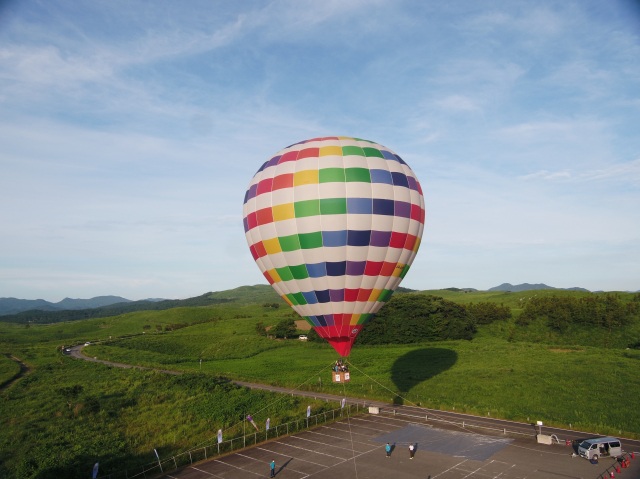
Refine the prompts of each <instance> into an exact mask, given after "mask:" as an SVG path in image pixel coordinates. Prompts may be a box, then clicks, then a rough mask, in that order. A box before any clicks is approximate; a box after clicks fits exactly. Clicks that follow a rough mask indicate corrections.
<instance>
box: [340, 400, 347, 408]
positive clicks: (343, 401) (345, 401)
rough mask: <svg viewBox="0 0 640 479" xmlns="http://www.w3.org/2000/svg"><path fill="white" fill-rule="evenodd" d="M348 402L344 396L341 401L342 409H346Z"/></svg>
mask: <svg viewBox="0 0 640 479" xmlns="http://www.w3.org/2000/svg"><path fill="white" fill-rule="evenodd" d="M346 403H347V398H342V402H341V403H340V409H344V405H345V404H346Z"/></svg>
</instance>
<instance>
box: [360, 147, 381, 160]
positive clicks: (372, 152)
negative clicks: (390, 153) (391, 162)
mask: <svg viewBox="0 0 640 479" xmlns="http://www.w3.org/2000/svg"><path fill="white" fill-rule="evenodd" d="M363 150H364V154H365V155H366V156H376V157H378V158H384V156H383V155H382V153H381V152H380V150H378V149H376V148H369V147H365V148H363Z"/></svg>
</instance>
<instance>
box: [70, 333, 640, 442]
mask: <svg viewBox="0 0 640 479" xmlns="http://www.w3.org/2000/svg"><path fill="white" fill-rule="evenodd" d="M84 346H85V345H77V346H73V347H70V348H67V349H65V350H64V354H67V355H69V356H71V357H73V358H75V359H80V360H84V361H92V362H96V363H102V364H106V365H108V366H113V367H118V368H134V369H141V370H154V371H158V372H162V373H165V374H174V375H179V374H183V373H182V372H181V371H172V370H168V369H155V368H148V367H143V366H136V365H131V364H123V363H116V362H113V361H105V360H102V359H97V358H92V357H90V356H86V355H85V354H83V352H82V349H83V348H84ZM233 383H234V384H237V385H239V386H243V387H246V388H249V389H258V390H264V391H271V392H277V393H281V394H291V395H296V396H302V397H312V398H314V399H323V400H326V401H335V402H340V401H341V400H342V399H343V398H342V396H337V395H335V394H327V393H321V392H314V391H300V390H292V389H288V388H283V387H278V386H272V385H269V384H259V383H251V382H246V381H235V380H234V381H233ZM348 401H349V402H350V403H352V404H356V403H357V404H361V405H362V406H363V407H376V408H378V411H379V412H380V413H384V414H392V415H396V416H401V417H404V418H409V419H412V420H415V421H425V422H435V423H437V424H438V427H441V428H447V427H452V428H459V427H460V426H461V425H462V427H463V428H465V429H467V428H468V429H469V430H476V431H477V432H481V431H484V432H489V433H492V434H504V435H507V434H509V435H518V436H529V437H532V438H535V437H536V435H537V434H538V433H540V430H542V433H544V434H545V435H548V436H552V437H553V436H555V439H556V440H557V442H558V443H561V444H566V445H567V446H570V445H571V446H572V447H574V450H575V448H576V447H577V446H575V444H576V443H577V442H580V441H581V440H582V439H585V438H588V437H594V436H597V434H593V433H589V432H585V431H575V430H572V429H561V428H554V427H547V426H542V427H539V426H536V425H535V424H533V423H522V422H516V421H507V420H503V419H495V418H491V417H482V416H473V415H470V414H463V413H456V412H451V411H440V410H437V409H428V408H422V407H418V406H404V405H403V406H399V405H392V404H389V403H384V402H381V401H372V400H365V399H361V398H350V399H349V400H348ZM621 439H622V440H623V443H624V447H625V450H627V451H636V452H639V451H640V441H638V440H633V439H627V438H621Z"/></svg>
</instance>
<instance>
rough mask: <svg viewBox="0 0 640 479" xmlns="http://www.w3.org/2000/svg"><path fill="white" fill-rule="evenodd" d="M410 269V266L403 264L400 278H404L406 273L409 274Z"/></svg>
mask: <svg viewBox="0 0 640 479" xmlns="http://www.w3.org/2000/svg"><path fill="white" fill-rule="evenodd" d="M410 267H411V265H410V264H405V265H404V268H402V272H401V273H400V277H401V278H404V277H405V276H406V275H407V273H408V272H409V268H410Z"/></svg>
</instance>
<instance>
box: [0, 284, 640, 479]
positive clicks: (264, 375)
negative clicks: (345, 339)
mask: <svg viewBox="0 0 640 479" xmlns="http://www.w3.org/2000/svg"><path fill="white" fill-rule="evenodd" d="M243 293H247V294H248V295H249V296H251V295H253V296H254V297H257V296H256V295H255V293H256V291H255V290H252V289H251V287H250V288H249V289H248V290H246V291H244V290H243ZM431 293H433V294H437V295H439V296H443V297H445V298H449V299H451V300H454V301H460V302H471V301H495V302H498V303H503V304H505V305H508V306H511V307H517V306H518V305H519V304H521V303H522V301H525V300H526V298H528V297H529V296H532V295H533V294H541V292H540V291H538V292H525V293H510V294H507V293H483V292H478V293H459V292H450V291H434V292H431ZM234 294H235V293H234ZM542 294H558V292H553V291H550V292H543V293H542ZM571 294H584V293H571ZM238 298H241V299H238V303H237V304H236V303H234V304H224V305H219V306H212V307H192V308H175V309H172V310H167V311H152V312H137V313H131V314H126V315H121V316H116V317H110V318H101V319H92V320H86V321H76V322H67V323H59V324H55V325H50V326H31V327H26V326H24V325H20V326H16V325H12V324H6V323H0V353H2V354H7V353H11V354H14V355H16V356H17V357H19V358H20V359H22V360H23V361H24V362H26V363H27V364H28V365H29V366H30V367H31V368H32V372H31V373H30V374H29V375H28V376H27V377H25V378H23V379H21V380H19V381H18V382H17V383H16V384H15V385H14V386H12V387H10V388H9V389H8V390H5V391H4V392H2V393H1V394H2V396H1V397H2V401H3V407H2V408H1V412H0V417H1V419H2V423H3V424H4V425H5V427H3V428H1V429H0V451H3V452H0V464H2V463H3V462H4V464H5V465H6V466H7V467H8V466H9V465H10V466H11V468H10V470H11V471H12V474H11V475H12V476H15V477H25V478H26V477H35V475H29V470H30V468H33V467H35V466H34V465H33V464H30V463H29V457H28V456H24V457H21V456H20V455H18V454H14V452H15V451H16V449H15V448H16V447H18V448H20V449H27V448H26V445H27V444H28V445H29V447H28V450H29V452H30V456H31V457H34V456H36V457H41V459H39V461H47V460H48V459H45V458H48V457H54V456H56V455H58V456H59V457H60V458H62V459H60V460H65V459H64V458H67V459H66V460H68V461H69V462H70V463H71V464H76V463H84V462H86V463H88V464H92V461H94V459H96V460H97V459H101V464H102V463H104V464H105V467H107V464H112V465H113V467H116V468H117V467H119V468H120V469H121V468H122V466H123V465H125V464H131V463H133V462H135V461H148V460H153V457H152V456H151V457H149V452H150V451H151V452H152V449H153V447H161V448H164V449H163V450H164V451H166V452H167V453H168V452H170V451H176V450H183V449H185V448H188V447H192V446H194V445H195V444H197V443H199V442H200V441H202V440H206V439H208V438H210V436H211V431H212V430H215V429H216V428H217V427H220V426H224V427H226V426H229V425H230V424H232V423H233V421H234V420H236V419H237V418H238V417H242V414H243V411H244V410H245V409H247V408H249V409H252V410H253V409H255V408H256V407H258V404H271V403H272V402H273V401H276V400H275V399H274V398H275V396H269V395H266V396H265V395H263V394H258V395H257V396H254V395H251V396H246V397H245V396H242V395H240V396H238V397H235V396H233V397H230V396H229V395H228V393H225V394H223V396H217V395H216V394H217V393H215V394H214V393H213V392H212V391H213V388H212V387H210V386H209V385H208V384H209V383H208V382H207V381H211V380H212V379H211V378H212V376H214V375H218V374H224V375H227V376H229V377H234V378H238V379H245V380H250V381H257V382H266V383H272V384H277V385H284V386H289V387H301V388H303V389H318V390H320V389H321V390H323V391H328V392H334V393H337V394H342V393H343V389H342V388H343V387H344V386H342V387H340V386H335V385H333V384H329V380H330V379H329V378H330V376H329V374H328V366H329V365H330V364H331V362H332V361H333V360H334V359H335V357H336V354H335V352H334V351H333V349H331V348H330V347H329V346H327V345H326V344H324V343H303V342H299V341H295V340H293V341H279V340H270V339H268V338H264V337H261V336H258V335H257V334H256V332H255V325H256V323H257V322H258V321H262V322H263V323H264V324H265V325H267V326H269V325H274V324H276V323H277V322H278V321H279V320H280V319H282V318H283V317H288V316H290V311H289V310H288V308H285V307H281V308H279V309H273V308H270V307H264V306H262V304H263V302H264V303H269V302H272V301H270V300H264V301H263V298H262V297H260V300H259V302H258V303H257V304H249V303H250V301H248V300H247V297H243V296H242V295H238ZM187 323H189V324H191V325H190V326H188V327H184V328H181V329H177V330H175V331H171V332H162V333H160V332H158V327H160V328H161V329H163V328H164V327H165V326H166V325H169V324H187ZM541 331H542V330H541ZM541 331H539V333H540V334H541V335H542V336H541V337H539V338H536V339H539V340H546V341H547V344H543V343H531V342H526V341H508V340H507V339H508V338H511V339H522V338H524V337H525V336H524V333H522V334H523V336H522V337H517V335H515V336H514V326H513V324H511V325H510V324H505V323H503V324H493V325H489V326H486V327H482V328H481V330H480V331H479V334H478V335H477V337H476V339H474V340H473V341H451V342H438V343H424V344H418V345H410V346H378V347H362V346H359V347H356V348H354V350H353V352H352V355H351V358H350V359H351V361H352V363H353V366H354V369H353V373H354V374H353V380H352V382H351V383H350V384H349V385H348V386H346V387H347V388H348V390H347V393H348V394H349V395H354V396H360V397H369V398H377V399H383V400H387V401H390V402H393V401H396V402H400V401H403V402H405V403H409V402H412V403H419V404H422V405H424V406H430V407H435V408H443V409H454V408H455V410H457V411H465V412H469V413H473V414H480V415H487V414H490V415H491V416H494V417H504V418H509V419H517V420H523V421H527V420H532V421H533V420H544V422H545V424H549V425H559V426H569V425H571V426H572V427H573V428H575V429H580V430H587V431H592V432H594V433H595V432H597V433H603V434H605V433H609V434H614V435H621V436H630V437H640V407H638V404H639V403H638V399H637V398H638V396H639V395H640V375H638V374H637V371H638V370H639V367H638V366H640V352H638V351H628V350H624V349H603V348H597V347H590V346H576V344H577V343H579V342H580V338H579V337H578V336H576V334H572V336H571V337H570V338H569V339H567V338H566V337H565V338H563V337H549V336H546V337H545V336H544V333H542V332H541ZM536 332H537V331H536V330H535V329H532V330H531V331H529V332H528V333H527V334H533V333H536ZM637 333H640V331H634V332H632V334H637ZM583 334H585V337H584V338H583V339H586V340H589V339H590V338H589V337H588V332H587V333H583ZM123 337H126V338H123ZM110 338H111V340H110ZM85 341H92V343H96V342H97V343H98V344H92V345H91V346H89V347H87V348H86V351H87V353H88V354H90V355H93V356H98V357H100V358H104V359H112V360H117V361H122V362H130V363H134V364H140V365H148V366H155V367H160V368H169V369H176V370H183V371H191V372H194V373H198V372H200V371H202V373H204V374H203V375H202V376H198V375H197V374H196V375H195V376H193V377H194V378H196V379H193V380H192V383H189V384H185V383H181V382H180V379H178V378H175V377H170V376H166V375H162V374H157V373H151V372H141V371H135V370H119V369H114V368H108V367H104V366H101V365H98V364H93V363H84V362H78V361H74V360H72V359H70V358H68V357H64V356H63V355H61V354H60V352H59V348H60V347H61V346H62V345H70V344H77V343H83V342H85ZM549 344H553V346H550V345H549ZM200 359H202V363H200ZM8 361H9V360H8V359H4V358H2V360H1V361H0V374H5V375H8V374H11V372H12V371H14V369H13V368H15V365H13V364H11V363H9V362H8ZM3 371H6V372H3ZM190 381H191V380H190ZM73 385H81V386H82V387H83V389H82V392H81V394H79V396H78V397H77V398H74V399H73V400H72V401H68V400H67V398H65V396H64V394H62V393H61V391H60V389H61V388H63V387H66V386H73ZM220 394H222V393H220ZM397 395H399V396H400V397H402V398H403V399H398V398H399V396H397ZM620 396H622V400H621V399H620ZM92 398H94V399H97V400H98V403H99V408H98V411H97V412H93V413H91V412H88V410H89V406H90V405H91V401H92ZM222 398H224V399H222ZM594 398H597V401H594ZM69 402H71V403H72V404H71V405H69ZM231 403H233V404H239V405H240V406H239V408H240V412H239V411H234V410H231V411H228V410H224V409H219V408H218V404H231ZM597 404H615V405H619V406H618V407H604V408H600V407H597ZM252 405H253V406H252ZM305 407H306V402H305V403H304V404H302V403H299V402H294V403H291V404H286V405H284V406H283V407H282V408H280V409H279V410H278V411H272V412H269V411H267V412H265V413H264V414H270V415H272V421H274V419H273V417H276V416H277V415H280V416H281V417H285V416H287V414H290V413H289V412H288V409H291V410H292V411H293V413H292V414H300V413H302V411H303V410H304V408H305ZM214 418H217V419H214ZM257 419H259V420H264V418H263V417H259V418H257ZM56 464H57V463H56ZM40 465H41V464H40ZM43 467H44V466H43ZM55 467H57V466H56V465H55V464H53V465H51V466H50V467H49V469H48V470H49V471H52V470H55ZM0 472H1V471H0ZM18 472H19V474H18ZM65 474H67V473H66V472H65ZM42 477H46V476H42ZM67 477H73V476H72V475H68V474H67Z"/></svg>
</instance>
